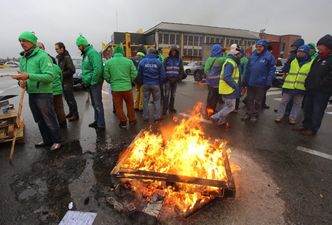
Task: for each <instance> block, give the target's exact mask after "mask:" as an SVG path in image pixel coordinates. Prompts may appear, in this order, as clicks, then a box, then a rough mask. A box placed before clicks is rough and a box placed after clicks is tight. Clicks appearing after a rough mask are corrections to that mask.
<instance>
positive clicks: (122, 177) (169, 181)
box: [111, 131, 235, 217]
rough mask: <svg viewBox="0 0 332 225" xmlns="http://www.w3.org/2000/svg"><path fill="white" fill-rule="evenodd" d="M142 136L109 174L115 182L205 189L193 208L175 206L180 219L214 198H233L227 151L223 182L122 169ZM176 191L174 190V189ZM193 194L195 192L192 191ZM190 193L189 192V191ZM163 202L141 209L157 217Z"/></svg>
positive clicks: (232, 181)
mask: <svg viewBox="0 0 332 225" xmlns="http://www.w3.org/2000/svg"><path fill="white" fill-rule="evenodd" d="M143 135H144V131H141V132H140V133H139V134H138V135H137V136H136V138H135V139H134V140H133V141H132V143H131V144H130V146H129V147H128V148H127V149H126V150H125V151H124V152H123V154H122V155H121V156H120V159H119V161H118V163H117V165H116V166H115V167H114V169H113V170H112V172H111V175H112V178H113V179H114V180H115V181H116V182H120V184H121V183H123V182H126V181H128V180H129V181H133V180H135V181H136V180H139V181H141V182H151V181H161V182H163V183H165V184H166V186H173V187H177V185H178V184H185V185H193V186H199V187H207V188H206V191H204V192H203V193H200V194H201V195H203V196H204V199H198V200H197V201H196V202H195V204H194V205H193V206H191V207H190V208H188V209H186V210H181V209H180V208H179V207H177V206H175V211H176V212H177V213H178V214H179V215H181V216H182V217H188V216H189V215H191V214H193V213H194V212H196V211H197V210H199V209H201V208H202V207H204V206H205V205H207V204H209V203H210V202H211V201H213V200H214V199H216V198H222V197H225V196H234V194H235V185H234V180H233V177H232V173H231V168H230V163H229V160H228V154H227V151H226V150H224V151H223V152H222V159H221V160H223V166H224V168H225V171H226V179H225V180H213V179H206V178H202V177H190V176H182V175H178V174H169V173H161V172H155V171H146V170H141V169H133V168H125V167H123V165H124V162H125V161H126V160H127V159H128V157H129V156H130V155H131V154H132V150H133V148H134V147H135V144H136V141H137V140H138V139H140V138H142V136H143ZM175 190H176V188H175ZM193 192H195V190H193ZM189 193H190V191H189ZM163 203H164V200H163V199H162V198H161V199H160V198H159V200H158V201H156V199H153V200H152V201H150V202H149V203H148V204H147V206H146V207H145V208H144V209H143V212H145V213H147V214H150V215H152V216H155V217H158V214H159V212H160V210H161V208H162V205H163Z"/></svg>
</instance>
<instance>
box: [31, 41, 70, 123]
mask: <svg viewBox="0 0 332 225" xmlns="http://www.w3.org/2000/svg"><path fill="white" fill-rule="evenodd" d="M37 45H38V47H39V48H40V49H41V50H43V51H45V45H44V44H43V43H42V42H38V43H37ZM48 55H49V57H50V58H51V60H52V63H53V73H54V80H53V82H52V87H53V105H54V110H55V114H56V117H57V119H58V122H59V125H60V127H62V128H65V127H67V120H66V114H65V109H64V108H63V99H62V93H63V88H62V80H63V79H62V73H61V69H60V67H59V66H58V65H57V64H56V60H55V58H53V57H52V56H51V55H50V54H48Z"/></svg>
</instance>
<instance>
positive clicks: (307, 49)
mask: <svg viewBox="0 0 332 225" xmlns="http://www.w3.org/2000/svg"><path fill="white" fill-rule="evenodd" d="M297 51H298V52H305V53H306V54H307V55H308V56H309V55H310V47H309V45H301V46H300V47H299V48H298V49H297Z"/></svg>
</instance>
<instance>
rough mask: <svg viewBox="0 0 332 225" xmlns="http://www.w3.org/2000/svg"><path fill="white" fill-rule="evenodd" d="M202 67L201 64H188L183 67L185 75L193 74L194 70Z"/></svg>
mask: <svg viewBox="0 0 332 225" xmlns="http://www.w3.org/2000/svg"><path fill="white" fill-rule="evenodd" d="M201 67H202V62H189V63H188V64H187V65H183V68H184V71H185V72H186V74H188V75H189V74H195V72H196V70H198V69H200V68H201Z"/></svg>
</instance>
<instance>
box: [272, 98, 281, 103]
mask: <svg viewBox="0 0 332 225" xmlns="http://www.w3.org/2000/svg"><path fill="white" fill-rule="evenodd" d="M281 99H282V98H274V99H273V100H276V101H278V102H281Z"/></svg>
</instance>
